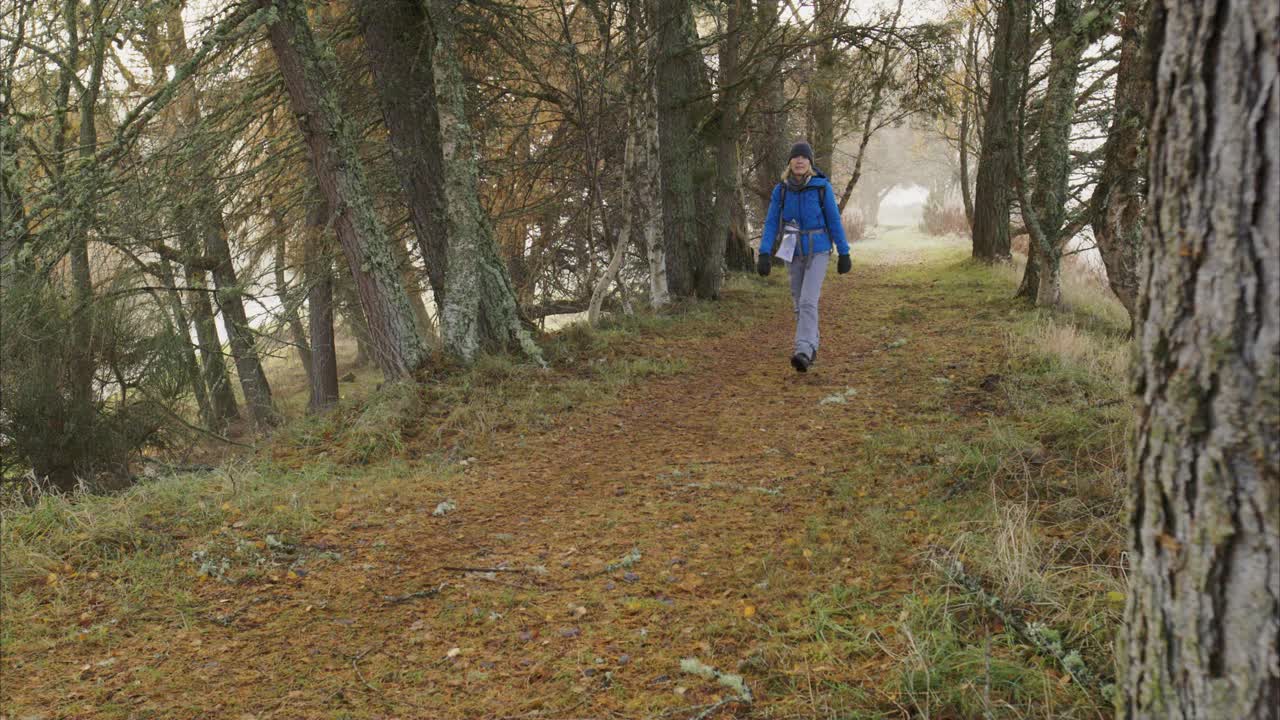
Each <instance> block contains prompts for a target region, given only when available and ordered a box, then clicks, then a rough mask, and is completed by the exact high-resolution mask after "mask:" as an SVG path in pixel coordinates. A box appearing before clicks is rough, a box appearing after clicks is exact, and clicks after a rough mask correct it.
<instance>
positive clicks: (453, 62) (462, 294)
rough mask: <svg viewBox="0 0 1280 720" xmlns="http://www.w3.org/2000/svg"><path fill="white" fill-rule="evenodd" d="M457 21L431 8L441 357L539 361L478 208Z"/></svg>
mask: <svg viewBox="0 0 1280 720" xmlns="http://www.w3.org/2000/svg"><path fill="white" fill-rule="evenodd" d="M454 22H455V17H454V15H453V8H452V3H449V2H439V1H437V2H433V3H432V4H431V25H432V29H433V31H434V33H435V39H436V46H435V53H434V71H435V89H436V98H437V102H438V104H439V105H438V111H439V118H440V140H441V142H440V146H441V154H442V155H443V158H444V174H445V178H444V179H445V181H444V188H445V208H446V210H445V218H446V227H447V228H448V235H449V249H448V252H447V260H446V263H447V266H448V271H447V275H446V276H445V301H444V307H443V309H442V313H441V322H440V330H441V339H442V340H443V342H444V347H445V350H446V351H447V352H449V353H450V354H452V355H453V356H454V357H456V358H458V359H460V360H462V361H463V362H465V363H470V362H472V361H473V360H475V358H476V357H477V355H478V354H479V352H480V350H481V349H495V350H497V349H513V350H517V351H519V352H522V353H523V354H524V355H526V356H528V357H530V358H532V359H534V360H538V361H540V360H541V358H542V352H541V350H539V348H538V346H537V345H536V344H535V343H534V342H533V338H532V336H530V334H529V332H528V331H527V330H526V329H525V328H524V326H523V325H522V324H521V321H520V313H519V308H518V307H517V306H516V296H515V290H514V289H513V288H512V285H511V278H510V276H509V275H508V274H507V266H506V263H504V262H503V261H502V259H501V258H500V257H498V251H497V247H496V245H495V244H494V240H493V230H492V228H491V227H490V226H489V218H488V216H487V215H486V213H485V211H484V208H483V207H481V205H480V194H479V191H480V182H479V176H478V165H479V163H478V153H477V150H476V143H475V138H474V136H473V134H472V130H471V125H470V123H469V122H468V120H467V115H466V84H465V83H464V81H463V77H462V67H461V64H460V61H459V58H458V51H457V46H456V39H455V29H454Z"/></svg>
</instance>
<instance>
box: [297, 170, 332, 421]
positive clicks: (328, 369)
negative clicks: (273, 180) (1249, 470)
mask: <svg viewBox="0 0 1280 720" xmlns="http://www.w3.org/2000/svg"><path fill="white" fill-rule="evenodd" d="M316 195H317V197H316V198H315V202H314V204H313V205H312V207H311V208H310V209H309V210H308V211H307V221H306V228H305V229H304V233H305V236H304V239H303V248H304V255H305V256H306V259H305V261H304V263H303V266H304V273H305V275H306V278H307V324H308V326H309V328H310V331H311V347H310V353H311V362H310V364H309V366H308V368H307V386H308V388H309V389H310V399H309V401H308V402H307V412H312V413H316V412H324V411H325V410H327V409H329V408H330V407H333V406H334V405H335V404H337V402H338V353H337V344H336V342H335V338H334V332H333V254H332V252H331V251H330V247H331V245H330V242H329V238H328V231H329V218H330V215H329V204H328V203H326V202H325V201H324V199H323V198H322V197H319V193H318V192H317V193H316Z"/></svg>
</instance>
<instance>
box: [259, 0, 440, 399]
mask: <svg viewBox="0 0 1280 720" xmlns="http://www.w3.org/2000/svg"><path fill="white" fill-rule="evenodd" d="M260 1H261V2H262V3H264V4H268V5H271V6H272V7H274V8H275V10H276V12H277V17H276V19H275V20H274V21H273V22H272V23H271V25H270V27H269V35H270V38H271V47H272V49H273V50H274V51H275V55H276V59H277V62H278V63H279V65H280V71H281V74H282V75H283V76H284V81H285V88H286V89H287V91H288V93H289V100H290V104H291V105H292V107H293V110H294V114H295V115H297V117H298V124H299V126H300V127H301V129H302V135H303V138H304V139H305V140H306V144H307V149H308V154H309V155H310V157H311V163H312V167H313V168H314V170H315V174H316V179H317V180H318V181H319V184H320V190H321V193H322V194H323V195H324V198H325V200H326V201H327V202H328V203H329V205H330V208H331V209H332V211H333V212H334V222H333V225H334V229H335V230H336V232H337V234H338V241H339V242H340V243H341V245H342V250H343V253H344V255H345V256H346V259H347V266H348V267H349V269H350V271H351V276H352V278H353V279H354V280H355V285H356V292H357V293H358V294H359V297H360V306H361V308H362V309H363V310H364V316H365V320H366V321H367V324H368V328H369V338H370V341H371V342H372V346H373V347H372V350H373V355H374V358H373V359H374V362H376V363H378V366H379V367H380V368H381V369H382V374H383V375H384V376H385V377H386V378H387V379H388V380H392V379H397V378H400V377H403V376H405V375H407V374H409V373H410V372H412V371H413V370H415V369H417V368H418V366H419V365H421V364H422V362H423V361H424V360H425V358H426V349H425V347H424V345H423V343H422V338H421V336H420V335H419V334H418V331H417V327H416V325H415V322H414V317H413V309H412V308H411V307H410V303H409V296H408V293H407V292H406V291H405V288H404V286H403V285H402V284H401V282H400V275H399V269H398V267H397V263H396V260H395V256H394V254H393V252H392V248H391V241H390V239H389V238H388V236H387V233H386V229H385V228H384V227H383V226H382V223H381V221H380V220H379V219H378V216H377V213H376V211H375V209H374V206H373V198H372V196H371V194H370V191H369V184H368V181H367V179H366V177H365V172H364V165H363V163H362V162H361V160H360V157H359V155H358V154H357V152H356V146H357V144H356V140H357V137H356V132H355V130H354V129H353V128H352V127H351V126H350V124H349V123H348V122H347V120H346V117H345V115H344V114H343V112H342V109H341V107H340V106H339V105H338V98H337V93H336V91H335V89H334V88H335V87H336V85H337V80H336V78H337V66H336V61H335V60H334V58H333V55H332V53H331V52H330V51H329V50H328V49H327V48H326V47H324V46H323V45H322V44H320V43H319V42H318V41H317V40H316V39H315V37H314V36H313V35H312V32H311V26H310V24H309V23H308V21H307V16H306V11H305V9H304V7H303V5H302V3H301V2H299V0H260Z"/></svg>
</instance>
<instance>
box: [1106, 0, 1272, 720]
mask: <svg viewBox="0 0 1280 720" xmlns="http://www.w3.org/2000/svg"><path fill="white" fill-rule="evenodd" d="M1152 17H1153V24H1152V29H1153V34H1152V39H1153V41H1154V42H1155V45H1154V50H1155V57H1156V58H1157V60H1156V65H1155V104H1154V110H1153V114H1152V124H1151V153H1150V165H1149V172H1150V177H1151V192H1150V196H1149V197H1150V203H1151V215H1150V220H1149V222H1148V225H1147V228H1146V247H1145V248H1144V250H1143V272H1142V273H1141V277H1142V281H1141V292H1140V300H1139V303H1138V316H1139V325H1138V334H1137V337H1136V344H1137V350H1138V361H1137V366H1136V370H1135V378H1136V381H1137V382H1136V388H1135V389H1136V392H1137V394H1138V415H1137V427H1136V431H1135V435H1134V441H1133V444H1132V447H1131V455H1130V463H1129V466H1130V473H1131V474H1130V478H1129V479H1130V499H1129V500H1130V504H1129V512H1130V515H1129V522H1130V531H1131V534H1130V544H1129V557H1130V564H1131V566H1132V568H1131V572H1130V575H1129V579H1130V593H1129V600H1128V603H1127V607H1126V609H1125V614H1126V626H1125V630H1124V633H1123V638H1122V647H1121V651H1120V654H1119V660H1118V662H1119V674H1120V681H1121V688H1122V697H1121V700H1120V704H1119V713H1118V716H1119V717H1121V718H1161V719H1164V718H1179V719H1184V718H1185V719H1190V718H1203V719H1204V720H1209V719H1211V718H1212V719H1214V720H1217V719H1219V718H1251V719H1254V718H1276V717H1277V715H1278V714H1280V547H1277V542H1276V539H1277V537H1278V536H1280V70H1278V68H1277V63H1278V62H1280V6H1277V5H1276V4H1275V3H1255V2H1245V1H1234V0H1233V1H1227V2H1220V3H1203V2H1197V1H1195V0H1157V1H1156V3H1155V12H1154V14H1153V16H1152Z"/></svg>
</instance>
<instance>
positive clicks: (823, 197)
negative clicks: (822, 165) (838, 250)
mask: <svg viewBox="0 0 1280 720" xmlns="http://www.w3.org/2000/svg"><path fill="white" fill-rule="evenodd" d="M818 209H819V210H820V211H822V227H824V228H826V229H827V242H829V243H831V247H832V248H833V249H834V248H835V242H836V241H835V240H833V239H832V238H831V224H830V223H828V222H827V185H826V183H823V185H822V188H821V191H820V192H819V193H818Z"/></svg>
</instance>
